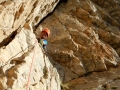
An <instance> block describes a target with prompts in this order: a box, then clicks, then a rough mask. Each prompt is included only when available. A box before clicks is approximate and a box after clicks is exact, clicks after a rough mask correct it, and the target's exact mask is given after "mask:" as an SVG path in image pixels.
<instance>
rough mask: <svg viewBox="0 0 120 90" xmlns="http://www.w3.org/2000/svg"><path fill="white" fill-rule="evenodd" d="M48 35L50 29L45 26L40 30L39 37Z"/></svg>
mask: <svg viewBox="0 0 120 90" xmlns="http://www.w3.org/2000/svg"><path fill="white" fill-rule="evenodd" d="M49 35H50V30H49V29H48V28H45V29H43V30H42V32H41V34H40V37H41V38H42V39H46V38H48V37H49Z"/></svg>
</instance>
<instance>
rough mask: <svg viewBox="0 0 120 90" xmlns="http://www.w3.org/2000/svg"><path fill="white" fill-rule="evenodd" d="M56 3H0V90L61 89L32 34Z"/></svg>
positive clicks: (49, 0) (22, 0) (46, 0)
mask: <svg viewBox="0 0 120 90" xmlns="http://www.w3.org/2000/svg"><path fill="white" fill-rule="evenodd" d="M58 1H59V0H0V37H1V38H0V90H60V80H59V75H58V72H57V70H56V68H54V67H53V65H52V64H51V62H50V61H49V58H48V57H46V56H45V55H44V54H43V51H42V48H41V47H40V46H39V44H38V41H37V39H36V36H35V34H34V33H33V32H34V31H33V30H34V28H35V27H37V26H38V24H39V21H40V20H41V19H42V18H43V17H45V16H46V15H47V14H48V13H50V12H52V11H53V9H54V8H55V6H56V4H57V3H58ZM32 27H33V28H32ZM31 65H32V66H31ZM31 67H32V68H31Z"/></svg>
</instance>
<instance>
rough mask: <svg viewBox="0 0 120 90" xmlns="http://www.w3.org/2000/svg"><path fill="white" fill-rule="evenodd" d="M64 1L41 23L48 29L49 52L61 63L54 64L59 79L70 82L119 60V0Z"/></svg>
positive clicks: (108, 66)
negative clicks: (49, 32)
mask: <svg viewBox="0 0 120 90" xmlns="http://www.w3.org/2000/svg"><path fill="white" fill-rule="evenodd" d="M66 1H67V2H65V3H64V2H63V3H61V4H60V5H59V6H58V7H57V8H56V10H55V12H54V13H53V14H52V15H51V16H50V17H49V18H47V19H46V20H45V21H43V23H42V24H41V26H40V27H48V28H49V29H50V30H51V37H50V38H49V45H48V52H49V54H50V55H51V57H52V59H53V60H54V61H55V62H57V63H58V64H60V65H58V64H55V66H56V67H57V68H58V71H59V73H60V76H61V80H63V82H69V81H71V80H73V79H75V78H78V77H80V76H82V75H84V74H87V73H89V72H94V71H105V70H108V69H109V68H111V67H116V66H117V65H118V63H119V62H120V58H119V56H120V22H119V21H120V1H119V0H66ZM37 32H38V31H37ZM78 81H79V80H78ZM79 82H81V81H79ZM74 85H75V84H74ZM78 87H79V85H78ZM70 90H80V87H79V88H78V89H77V88H75V89H74V88H72V89H70ZM81 90H84V89H81ZM91 90H93V89H91Z"/></svg>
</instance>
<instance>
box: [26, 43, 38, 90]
mask: <svg viewBox="0 0 120 90" xmlns="http://www.w3.org/2000/svg"><path fill="white" fill-rule="evenodd" d="M36 46H37V41H36V42H35V47H34V53H33V57H32V63H31V66H30V72H29V75H28V81H27V86H26V90H28V88H29V83H30V75H31V72H32V65H33V61H34V57H35V51H36Z"/></svg>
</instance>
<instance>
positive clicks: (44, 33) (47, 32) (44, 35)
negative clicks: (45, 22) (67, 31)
mask: <svg viewBox="0 0 120 90" xmlns="http://www.w3.org/2000/svg"><path fill="white" fill-rule="evenodd" d="M49 35H50V30H49V29H48V28H45V29H43V30H42V31H41V33H40V41H39V43H40V44H41V45H42V47H43V49H44V53H45V54H46V51H47V50H46V46H47V44H48V41H47V38H48V37H49Z"/></svg>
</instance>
